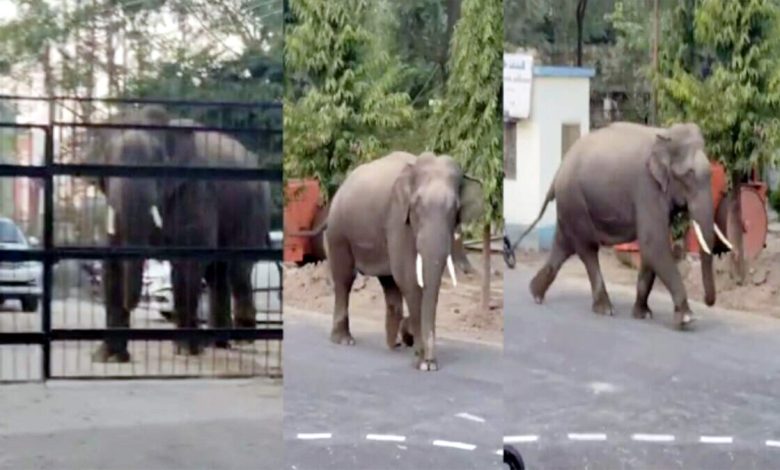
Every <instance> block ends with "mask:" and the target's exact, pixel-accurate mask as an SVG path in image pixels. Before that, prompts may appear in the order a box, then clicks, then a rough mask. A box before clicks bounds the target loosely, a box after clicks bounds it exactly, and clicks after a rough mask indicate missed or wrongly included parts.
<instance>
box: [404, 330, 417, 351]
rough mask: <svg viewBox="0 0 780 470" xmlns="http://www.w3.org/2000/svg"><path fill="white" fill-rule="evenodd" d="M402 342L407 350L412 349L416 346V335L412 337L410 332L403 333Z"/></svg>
mask: <svg viewBox="0 0 780 470" xmlns="http://www.w3.org/2000/svg"><path fill="white" fill-rule="evenodd" d="M401 340H402V341H403V343H404V345H406V347H407V348H411V347H413V346H414V335H412V334H411V333H409V332H408V331H402V332H401Z"/></svg>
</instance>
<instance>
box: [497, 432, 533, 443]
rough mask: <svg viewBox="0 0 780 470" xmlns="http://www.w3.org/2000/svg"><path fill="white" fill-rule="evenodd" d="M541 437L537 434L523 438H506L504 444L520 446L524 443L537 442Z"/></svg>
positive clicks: (523, 436)
mask: <svg viewBox="0 0 780 470" xmlns="http://www.w3.org/2000/svg"><path fill="white" fill-rule="evenodd" d="M538 440H539V436H537V435H536V434H525V435H521V436H504V444H520V443H524V442H536V441H538Z"/></svg>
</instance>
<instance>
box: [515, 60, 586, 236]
mask: <svg viewBox="0 0 780 470" xmlns="http://www.w3.org/2000/svg"><path fill="white" fill-rule="evenodd" d="M531 99H532V103H531V119H530V120H525V121H521V122H519V123H518V124H517V144H516V148H517V179H516V180H515V181H512V180H507V181H505V182H504V218H505V222H506V226H507V231H508V232H509V234H510V237H511V238H512V239H514V238H516V237H517V235H518V234H519V232H520V231H521V230H524V229H525V228H526V227H528V226H529V225H530V224H531V223H532V222H533V221H534V219H535V218H536V216H537V215H538V213H539V210H540V209H541V206H542V203H543V202H544V198H545V196H546V194H547V190H548V189H549V187H550V184H551V182H552V180H553V178H554V177H555V173H556V172H557V170H558V167H559V165H560V163H561V159H562V151H563V149H562V147H563V143H562V139H563V126H564V125H578V126H579V133H580V135H584V134H586V133H587V132H588V131H589V129H590V79H589V78H588V77H587V76H584V77H583V76H575V77H572V76H559V75H551V76H546V75H540V76H535V77H534V82H533V88H532V98H531ZM555 220H556V211H555V204H551V205H550V206H548V208H547V211H546V212H545V214H544V217H543V218H542V219H541V220H540V222H539V224H538V225H537V226H536V229H535V230H534V232H532V233H531V234H530V235H529V236H528V237H527V238H526V239H524V240H523V243H522V245H521V246H523V247H525V248H531V249H547V248H549V247H550V245H551V243H552V238H553V235H554V232H555Z"/></svg>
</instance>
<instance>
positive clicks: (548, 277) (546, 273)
mask: <svg viewBox="0 0 780 470" xmlns="http://www.w3.org/2000/svg"><path fill="white" fill-rule="evenodd" d="M552 281H553V269H552V267H550V266H545V267H543V268H542V269H540V270H539V272H538V273H536V276H534V278H533V279H531V284H530V286H529V288H530V290H531V295H532V296H533V298H534V302H536V303H537V304H541V303H542V302H544V294H545V293H546V292H547V289H548V288H549V287H550V284H551V283H552Z"/></svg>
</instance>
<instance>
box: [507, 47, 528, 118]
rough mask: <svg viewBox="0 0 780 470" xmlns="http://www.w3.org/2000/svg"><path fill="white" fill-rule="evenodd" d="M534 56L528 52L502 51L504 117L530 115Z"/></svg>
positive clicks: (526, 116) (525, 116)
mask: <svg viewBox="0 0 780 470" xmlns="http://www.w3.org/2000/svg"><path fill="white" fill-rule="evenodd" d="M533 74H534V58H533V56H532V55H530V54H507V53H504V119H505V120H519V119H528V118H529V117H530V116H531V82H532V81H533Z"/></svg>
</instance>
